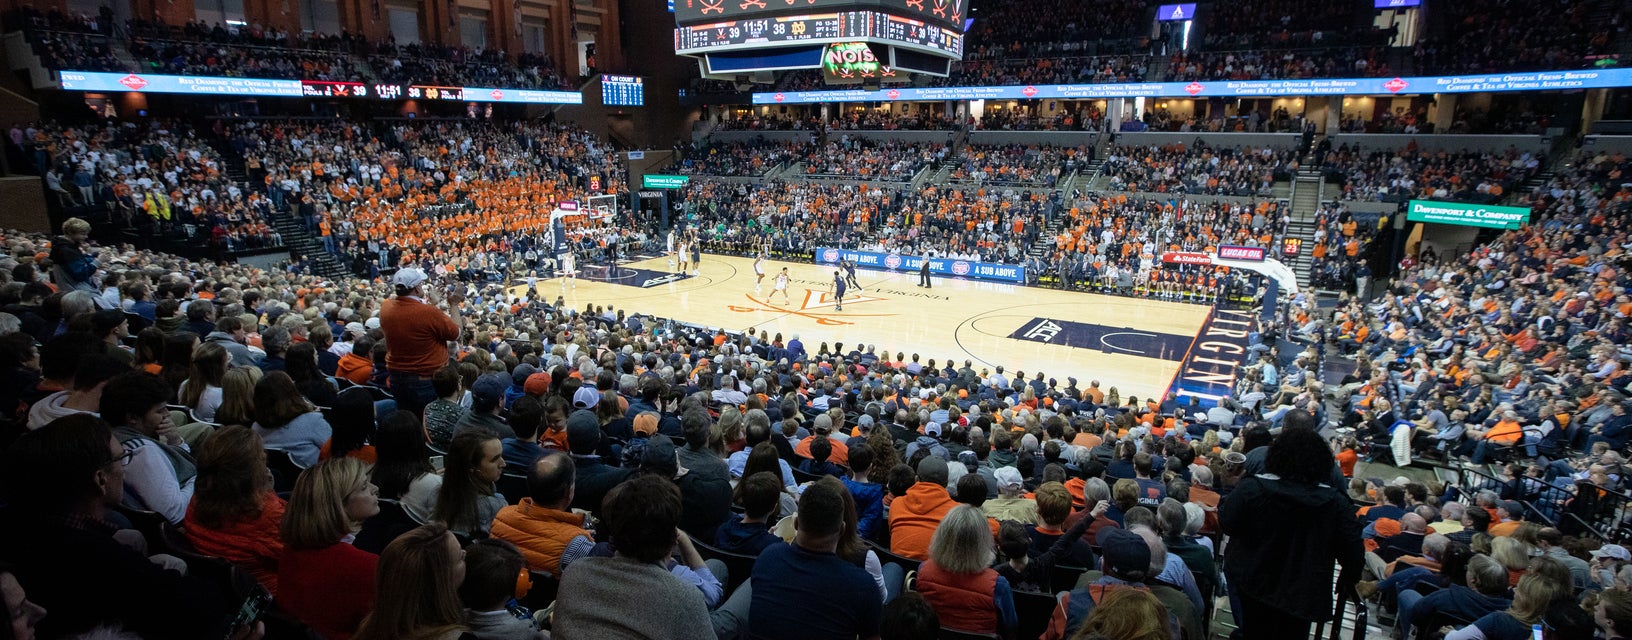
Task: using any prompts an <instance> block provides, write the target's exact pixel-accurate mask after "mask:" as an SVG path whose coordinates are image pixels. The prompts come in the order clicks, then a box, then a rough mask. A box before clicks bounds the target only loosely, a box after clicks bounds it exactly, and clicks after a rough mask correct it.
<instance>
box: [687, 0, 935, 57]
mask: <svg viewBox="0 0 1632 640" xmlns="http://www.w3.org/2000/svg"><path fill="white" fill-rule="evenodd" d="M681 1H682V2H683V1H684V0H681ZM864 40H865V41H874V42H880V43H884V44H891V45H896V46H900V47H903V48H906V49H914V50H918V51H922V52H924V53H930V54H934V55H937V56H944V57H947V58H953V59H957V58H962V57H963V33H962V32H961V31H960V30H956V29H948V28H944V27H942V26H939V25H936V24H931V23H927V22H924V21H922V20H915V19H912V18H907V17H902V16H898V15H893V14H887V13H879V12H875V11H840V12H836V13H826V14H806V15H795V16H777V17H770V18H749V19H741V20H726V21H722V22H715V23H711V24H697V25H689V26H682V27H679V28H676V29H675V30H674V51H675V53H678V54H681V55H697V54H702V53H707V52H713V51H730V50H735V49H762V48H767V47H778V46H788V45H800V44H827V43H834V42H855V41H864Z"/></svg>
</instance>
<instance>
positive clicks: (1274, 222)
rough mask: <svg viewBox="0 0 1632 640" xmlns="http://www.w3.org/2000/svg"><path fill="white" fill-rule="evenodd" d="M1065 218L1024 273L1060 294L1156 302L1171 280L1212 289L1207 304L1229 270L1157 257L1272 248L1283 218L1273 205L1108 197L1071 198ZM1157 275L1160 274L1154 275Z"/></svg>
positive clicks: (1171, 289) (1282, 233) (1282, 229)
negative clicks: (1046, 280) (1047, 280)
mask: <svg viewBox="0 0 1632 640" xmlns="http://www.w3.org/2000/svg"><path fill="white" fill-rule="evenodd" d="M1064 214H1065V215H1064V218H1063V222H1062V223H1061V224H1060V226H1059V232H1058V235H1056V236H1055V237H1054V238H1053V243H1052V246H1050V247H1048V251H1047V252H1046V253H1045V254H1044V255H1043V256H1042V257H1040V258H1039V257H1033V258H1029V259H1028V261H1027V263H1026V264H1027V267H1028V273H1032V274H1035V276H1036V277H1038V278H1039V280H1040V279H1041V277H1042V276H1045V275H1047V276H1052V278H1051V284H1052V285H1053V286H1057V287H1061V288H1066V289H1091V290H1096V291H1106V292H1110V291H1116V292H1121V293H1138V292H1143V293H1144V294H1145V295H1151V296H1157V295H1162V294H1163V293H1174V292H1175V290H1176V289H1177V287H1168V288H1167V289H1165V290H1164V289H1163V288H1162V287H1161V286H1160V285H1161V284H1162V283H1163V282H1169V281H1168V280H1167V277H1168V276H1169V275H1173V274H1177V275H1179V276H1182V277H1183V278H1185V280H1184V281H1183V284H1185V285H1186V286H1188V287H1190V288H1191V289H1190V290H1191V291H1192V292H1195V293H1198V294H1199V293H1201V292H1203V291H1209V290H1210V291H1213V292H1214V294H1212V295H1209V296H1207V297H1206V298H1204V299H1206V300H1212V299H1213V296H1214V295H1216V294H1217V292H1219V291H1220V290H1221V289H1220V287H1219V286H1217V285H1218V284H1219V283H1220V280H1219V277H1220V276H1223V275H1225V274H1226V273H1227V270H1217V271H1215V270H1214V269H1213V268H1211V267H1205V268H1199V267H1193V266H1186V265H1175V264H1163V263H1162V261H1161V259H1160V258H1161V254H1162V253H1164V252H1168V251H1183V252H1201V253H1210V252H1215V251H1216V250H1217V249H1218V247H1219V246H1222V245H1233V246H1251V247H1266V248H1268V247H1273V246H1275V243H1276V242H1277V241H1279V240H1280V239H1281V238H1282V237H1284V236H1285V233H1286V222H1287V218H1286V216H1287V213H1286V212H1285V211H1281V210H1279V207H1278V205H1277V204H1276V203H1275V202H1274V201H1271V200H1255V201H1253V202H1251V203H1226V202H1200V201H1194V200H1189V199H1186V198H1183V197H1182V196H1181V197H1178V198H1162V199H1156V198H1149V197H1144V196H1138V195H1128V194H1109V193H1099V194H1089V195H1088V196H1086V197H1084V198H1082V199H1079V200H1076V201H1074V202H1072V203H1070V204H1069V207H1068V208H1067V209H1065V210H1064ZM1158 271H1160V272H1162V273H1161V275H1153V274H1156V273H1157V272H1158ZM1198 278H1199V280H1198ZM1209 281H1210V282H1211V283H1212V284H1211V285H1209V284H1208V282H1209ZM1170 282H1172V283H1179V281H1178V280H1172V281H1170ZM1229 286H1231V285H1230V284H1229V283H1227V284H1226V286H1225V288H1229ZM1197 299H1203V298H1197Z"/></svg>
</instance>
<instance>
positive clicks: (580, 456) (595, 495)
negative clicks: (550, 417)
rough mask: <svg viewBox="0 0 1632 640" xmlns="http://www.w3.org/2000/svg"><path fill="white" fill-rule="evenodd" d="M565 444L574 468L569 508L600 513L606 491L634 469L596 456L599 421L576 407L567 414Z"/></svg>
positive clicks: (599, 432)
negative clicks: (613, 463)
mask: <svg viewBox="0 0 1632 640" xmlns="http://www.w3.org/2000/svg"><path fill="white" fill-rule="evenodd" d="M567 446H568V447H570V448H571V449H572V462H573V464H574V466H575V468H576V473H575V474H574V478H575V480H574V481H573V485H574V486H575V487H576V488H575V489H574V495H573V497H572V508H574V509H583V510H585V511H589V512H591V513H596V514H599V513H600V511H601V501H602V500H604V499H605V498H606V494H607V492H609V491H611V490H612V487H616V486H618V485H619V484H621V483H622V482H623V481H624V480H628V479H629V478H630V477H631V476H633V475H634V474H635V470H634V469H622V468H619V467H616V466H613V465H612V464H608V463H607V462H606V461H605V460H603V459H602V458H601V456H599V455H596V453H595V452H596V450H598V449H599V448H600V446H601V422H600V421H599V420H596V419H595V414H594V413H591V412H589V411H585V410H583V409H579V410H577V411H574V412H572V415H569V416H567Z"/></svg>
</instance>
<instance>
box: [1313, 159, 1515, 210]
mask: <svg viewBox="0 0 1632 640" xmlns="http://www.w3.org/2000/svg"><path fill="white" fill-rule="evenodd" d="M1322 166H1323V168H1324V170H1325V171H1326V174H1327V176H1328V180H1332V181H1335V182H1337V183H1338V184H1341V185H1342V189H1343V196H1342V198H1343V199H1344V200H1358V201H1362V202H1374V201H1385V202H1397V201H1398V202H1403V201H1405V200H1410V199H1413V198H1423V199H1431V200H1442V201H1443V200H1450V201H1457V202H1482V203H1487V204H1491V203H1495V202H1498V201H1500V200H1501V199H1502V198H1503V196H1504V195H1505V194H1509V193H1512V192H1513V190H1514V189H1515V188H1517V187H1518V186H1519V185H1522V184H1524V183H1525V181H1527V180H1529V179H1530V177H1531V176H1533V175H1535V174H1536V172H1537V171H1538V170H1539V168H1540V166H1541V158H1539V157H1537V156H1536V155H1535V154H1533V153H1530V152H1527V151H1519V150H1517V149H1509V150H1507V151H1505V152H1499V153H1489V152H1473V151H1461V152H1450V151H1443V150H1441V151H1424V150H1421V149H1419V148H1417V147H1415V146H1414V145H1413V146H1408V147H1406V148H1404V149H1401V150H1398V151H1373V152H1370V153H1366V152H1364V151H1362V150H1360V149H1358V148H1352V147H1349V146H1347V145H1342V146H1339V147H1338V148H1337V149H1335V150H1333V151H1331V152H1329V153H1326V154H1324V157H1323V158H1322Z"/></svg>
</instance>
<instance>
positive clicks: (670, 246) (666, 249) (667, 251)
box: [663, 228, 674, 271]
mask: <svg viewBox="0 0 1632 640" xmlns="http://www.w3.org/2000/svg"><path fill="white" fill-rule="evenodd" d="M663 255H665V256H668V257H669V270H670V271H673V270H674V229H673V228H670V229H669V239H668V243H667V244H665V245H663Z"/></svg>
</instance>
